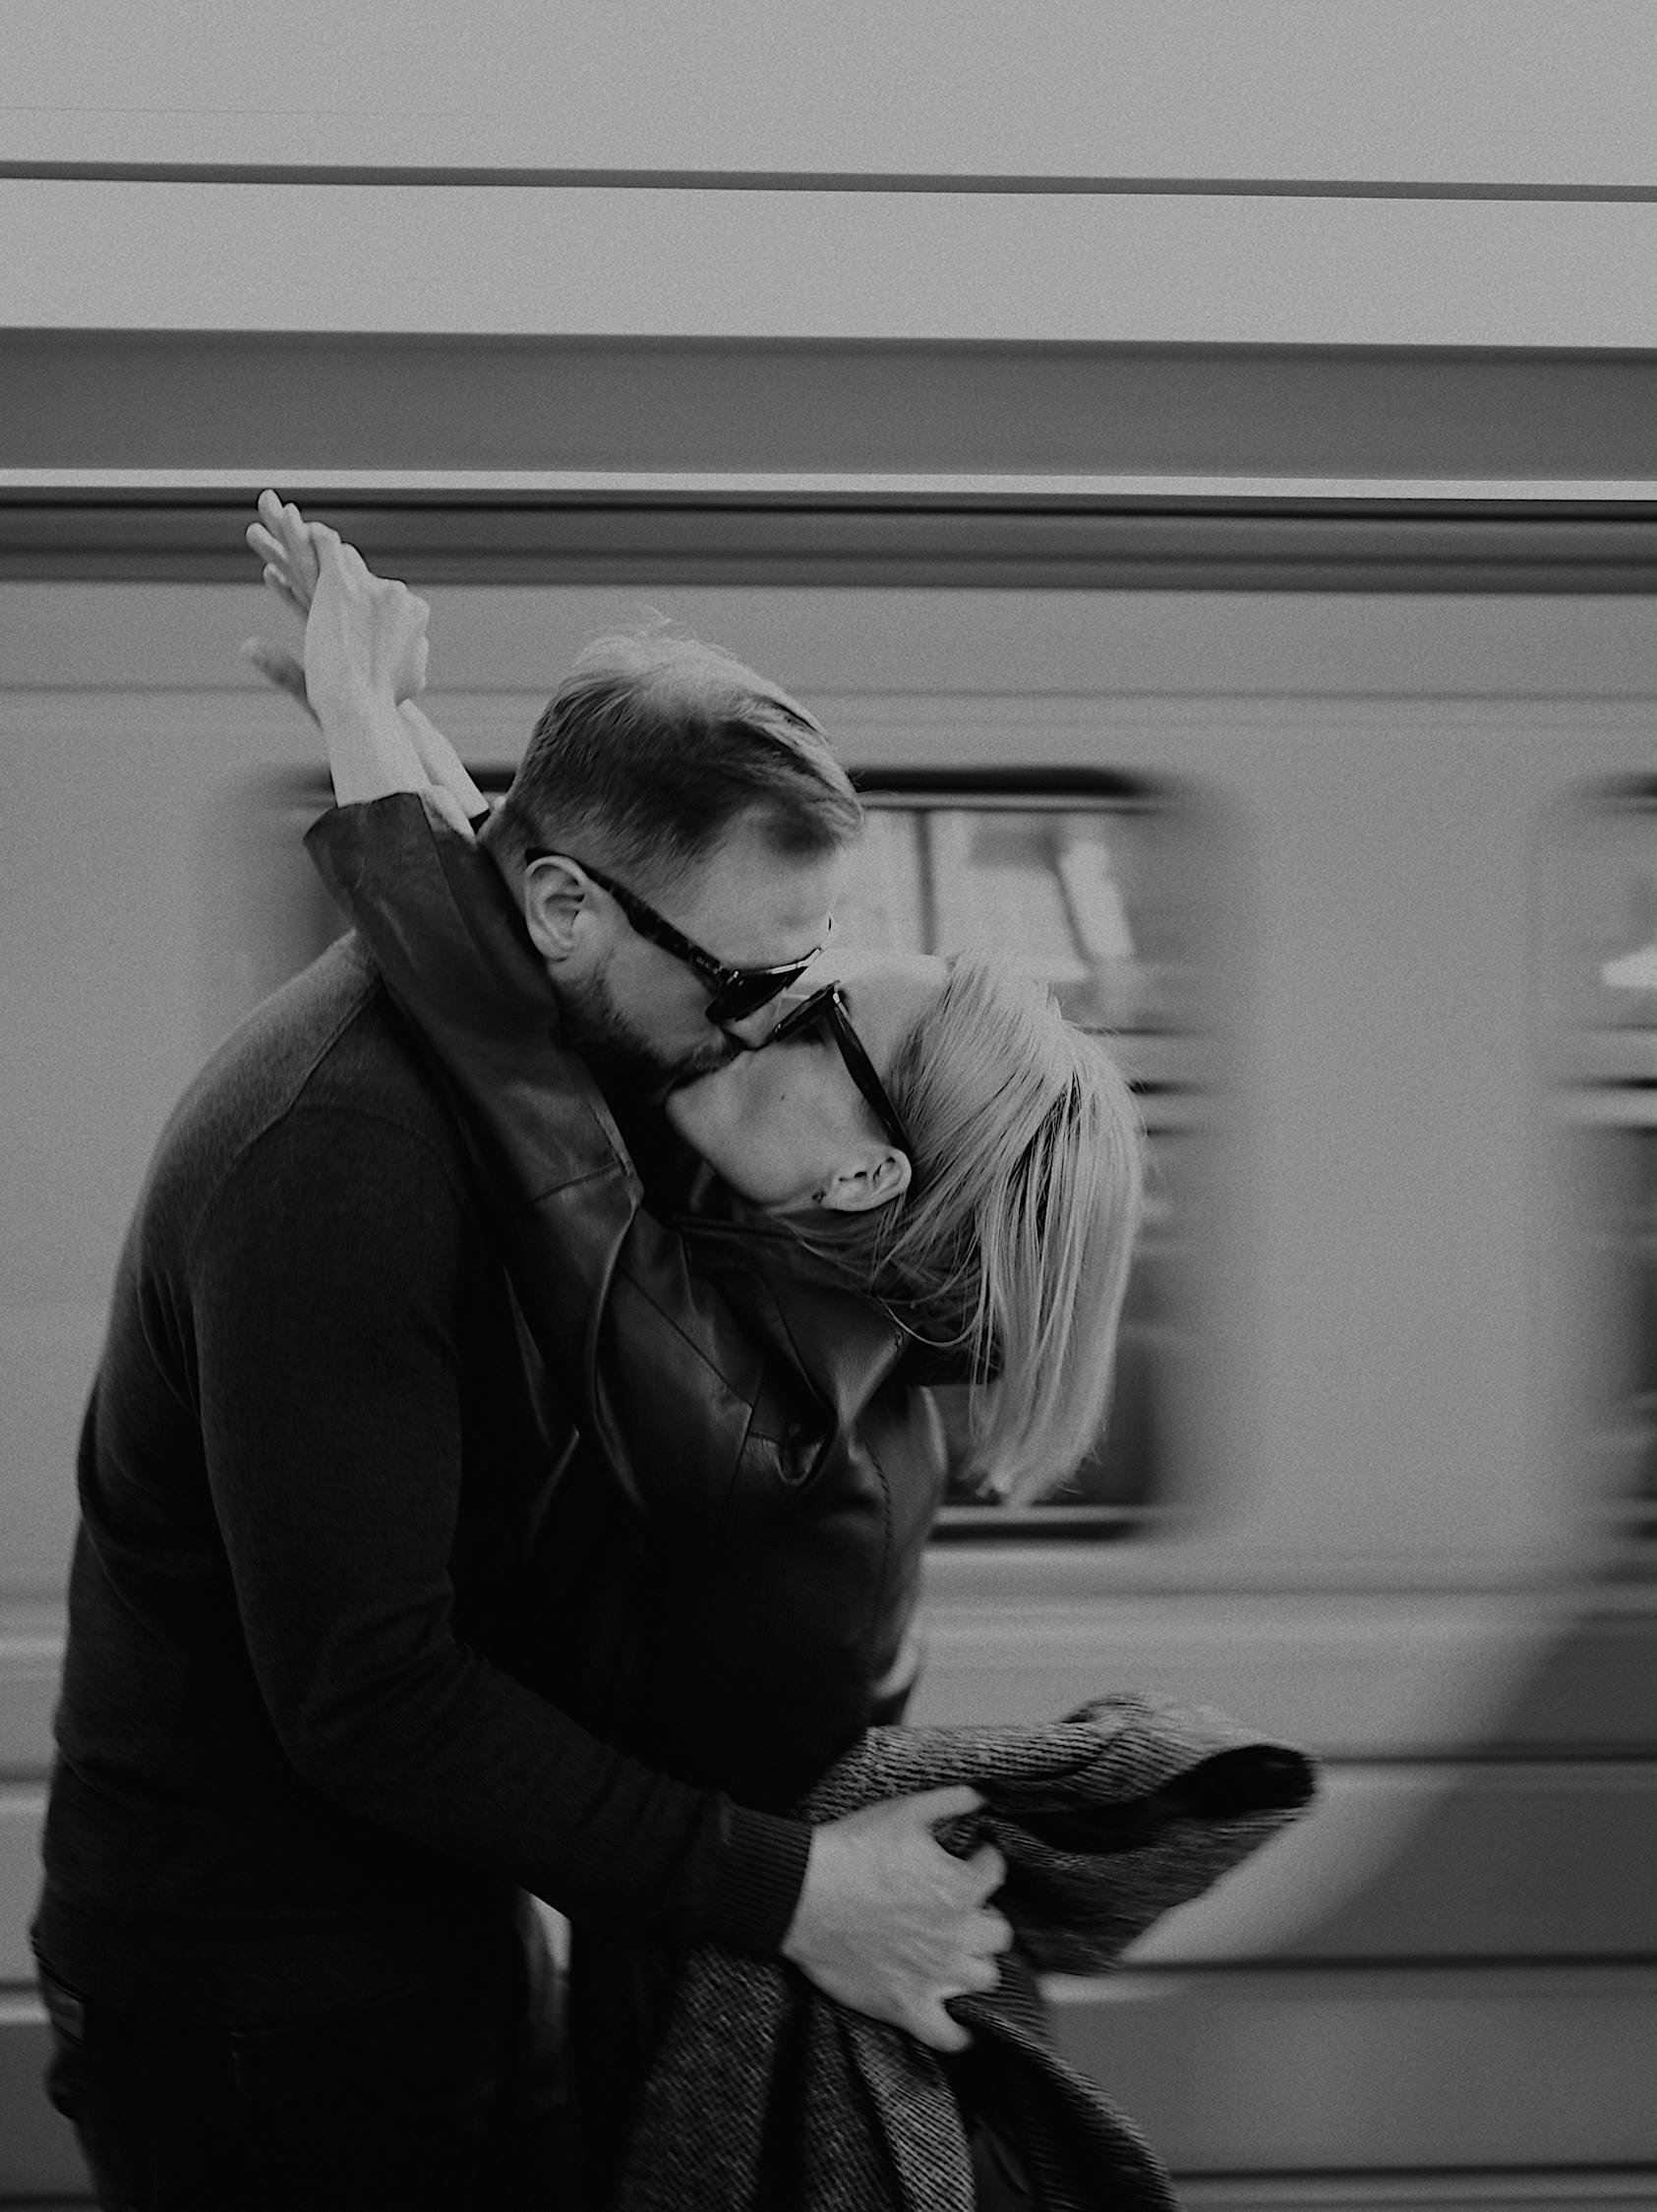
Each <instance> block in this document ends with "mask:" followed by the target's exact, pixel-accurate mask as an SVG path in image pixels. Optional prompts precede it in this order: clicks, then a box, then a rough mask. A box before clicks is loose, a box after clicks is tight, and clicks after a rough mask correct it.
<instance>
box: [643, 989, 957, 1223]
mask: <svg viewBox="0 0 1657 2212" xmlns="http://www.w3.org/2000/svg"><path fill="white" fill-rule="evenodd" d="M948 973H949V971H948V969H947V968H946V966H945V965H944V962H943V961H942V960H936V959H933V958H931V957H930V956H928V955H926V954H920V953H916V954H896V953H894V954H869V955H866V956H861V957H859V956H857V955H852V954H847V955H843V956H841V957H840V958H838V959H837V958H834V957H833V956H831V957H830V958H829V959H827V960H822V961H820V962H819V963H818V969H814V970H813V971H812V973H811V974H810V976H809V977H808V978H807V979H806V982H805V984H804V985H803V986H802V987H801V990H800V992H799V994H797V995H796V996H795V997H794V998H793V999H784V1000H782V1001H780V1002H779V1009H778V1011H779V1013H780V1014H781V1013H786V1012H787V1010H788V1008H789V1006H790V1005H791V1004H798V1003H799V997H803V996H804V995H806V992H807V990H815V989H820V988H821V986H822V985H823V984H824V983H826V982H828V981H830V979H831V978H832V977H835V976H838V978H839V980H840V983H841V986H842V989H843V992H844V995H845V1001H846V1011H847V1013H848V1015H849V1016H850V1017H851V1020H852V1025H853V1027H854V1028H855V1029H856V1030H857V1032H858V1038H859V1039H860V1041H861V1043H862V1047H863V1050H864V1051H865V1052H866V1053H867V1054H868V1057H869V1059H870V1061H871V1062H872V1063H873V1065H874V1070H875V1073H876V1075H877V1076H879V1077H880V1078H881V1080H882V1081H884V1080H885V1079H886V1078H887V1077H888V1076H889V1075H890V1073H891V1070H892V1066H893V1063H894V1062H895V1061H896V1059H897V1057H898V1053H899V1050H900V1048H901V1047H902V1045H903V1042H904V1040H905V1038H906V1037H907V1036H908V1035H909V1033H910V1031H911V1030H912V1029H913V1028H914V1027H915V1025H916V1023H917V1021H919V1020H920V1019H921V1018H922V1017H923V1016H924V1015H925V1014H926V1013H927V1011H928V1010H929V1009H930V1008H931V1006H932V1005H933V1003H934V1002H935V1001H936V999H937V996H938V993H939V992H940V991H941V990H942V989H943V987H944V983H945V981H946V980H947V978H948ZM667 1115H668V1119H669V1120H670V1121H671V1122H672V1124H673V1126H674V1128H675V1129H676V1130H677V1131H678V1132H679V1134H680V1135H681V1136H682V1137H683V1138H684V1140H685V1142H686V1143H687V1144H689V1145H690V1146H691V1147H692V1148H693V1149H694V1150H695V1151H697V1152H699V1153H700V1154H701V1156H702V1158H703V1159H704V1160H706V1161H707V1163H708V1165H709V1167H711V1168H712V1169H713V1170H714V1172H715V1174H717V1175H719V1176H721V1177H722V1178H723V1179H724V1181H725V1182H727V1183H728V1184H730V1186H731V1188H732V1189H733V1190H734V1191H736V1192H737V1193H739V1195H740V1196H741V1197H744V1198H746V1199H747V1200H748V1202H749V1203H750V1204H751V1205H756V1206H759V1207H761V1208H762V1209H763V1210H765V1211H767V1212H787V1211H788V1210H790V1209H791V1208H793V1207H795V1206H806V1205H811V1204H813V1203H821V1204H823V1205H825V1206H827V1207H829V1208H830V1209H831V1210H833V1211H837V1212H860V1211H862V1210H864V1209H865V1208H866V1207H868V1206H871V1205H882V1204H884V1203H885V1201H886V1200H887V1199H888V1198H890V1197H894V1196H896V1195H897V1193H898V1192H900V1191H901V1190H903V1189H904V1188H905V1186H906V1184H907V1182H908V1169H907V1163H906V1164H905V1166H904V1169H903V1171H902V1173H900V1172H899V1171H898V1167H897V1163H899V1162H901V1161H902V1160H903V1155H902V1153H901V1152H899V1150H898V1148H897V1146H896V1144H895V1143H894V1142H893V1141H892V1139H891V1138H890V1137H888V1136H884V1135H874V1134H871V1128H872V1125H871V1123H870V1119H869V1113H868V1109H867V1107H866V1106H865V1105H864V1103H863V1098H862V1094H861V1092H860V1091H859V1090H858V1086H857V1084H856V1083H855V1082H854V1081H853V1079H852V1077H851V1074H850V1073H849V1071H848V1069H847V1066H846V1063H845V1061H844V1060H843V1059H842V1058H841V1055H840V1048H839V1046H838V1045H837V1044H836V1043H835V1040H834V1037H833V1035H832V1033H831V1031H830V1029H829V1027H828V1025H827V1023H826V1022H813V1023H812V1024H810V1026H809V1027H807V1028H806V1029H803V1030H801V1031H799V1032H798V1033H797V1034H796V1035H794V1036H791V1037H785V1038H784V1039H783V1040H782V1042H781V1043H780V1044H771V1045H766V1046H764V1047H763V1048H762V1049H761V1050H760V1051H758V1052H744V1053H742V1054H741V1055H740V1057H739V1058H737V1059H736V1060H733V1061H731V1062H730V1063H729V1064H728V1065H727V1066H725V1067H723V1068H719V1069H716V1070H715V1071H714V1073H713V1074H712V1075H709V1076H703V1077H699V1078H698V1079H697V1080H696V1081H695V1082H691V1083H686V1084H684V1085H683V1087H682V1088H681V1089H679V1090H676V1091H674V1092H673V1093H672V1095H671V1096H670V1097H669V1099H668V1102H667ZM818 1193H824V1195H823V1196H822V1197H821V1198H820V1199H819V1198H818Z"/></svg>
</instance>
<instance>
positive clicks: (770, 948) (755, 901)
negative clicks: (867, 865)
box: [668, 830, 851, 966]
mask: <svg viewBox="0 0 1657 2212" xmlns="http://www.w3.org/2000/svg"><path fill="white" fill-rule="evenodd" d="M850 858H851V855H850V851H849V850H848V849H847V848H845V847H834V848H831V849H830V850H829V851H826V852H811V853H801V852H783V851H780V850H779V849H778V847H777V846H776V844H773V843H772V842H771V840H770V839H768V838H766V837H763V836H760V835H757V834H755V833H754V832H752V831H745V830H744V831H739V832H737V833H736V834H734V835H732V836H729V837H727V838H726V839H724V840H723V841H722V843H721V844H718V845H716V846H715V847H714V849H713V850H712V852H710V853H709V854H708V856H707V859H706V860H705V861H704V862H703V863H702V865H701V867H700V868H699V869H698V870H697V871H696V872H695V873H694V874H692V875H690V876H687V877H686V878H685V880H684V882H683V884H682V886H681V891H680V896H679V898H678V899H677V900H676V901H675V902H673V905H672V906H670V907H669V908H668V911H669V912H671V913H672V914H673V916H674V919H675V920H676V921H678V922H679V924H680V926H681V928H682V929H683V930H684V932H685V934H686V936H689V937H693V938H695V939H696V941H697V942H698V943H699V944H705V945H706V946H707V948H708V950H709V951H710V952H712V953H714V954H716V955H717V956H718V957H719V958H720V959H723V960H730V961H731V962H732V963H733V964H734V965H738V966H740V965H745V964H753V963H757V964H761V965H763V964H766V963H767V962H770V961H776V960H787V959H789V958H791V957H792V956H793V955H794V954H796V953H799V952H802V951H805V950H808V949H809V946H810V945H811V944H815V943H817V942H818V941H819V940H820V939H821V937H822V935H823V932H824V930H825V929H826V927H827V925H828V920H829V916H830V915H831V914H832V913H833V911H834V905H835V901H836V899H837V898H838V896H839V893H840V890H841V887H842V885H843V883H844V881H845V876H846V871H847V868H848V865H849V863H850ZM780 938H781V939H786V940H788V942H787V943H786V944H784V946H783V948H782V949H781V950H780V951H779V950H777V949H776V941H777V940H778V939H780ZM802 938H803V939H804V940H805V941H806V942H805V943H803V944H802V943H801V942H800V940H801V939H802Z"/></svg>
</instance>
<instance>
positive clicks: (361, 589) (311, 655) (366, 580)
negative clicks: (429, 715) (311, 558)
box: [305, 522, 432, 715]
mask: <svg viewBox="0 0 1657 2212" xmlns="http://www.w3.org/2000/svg"><path fill="white" fill-rule="evenodd" d="M309 529H310V536H311V544H312V546H313V548H314V549H315V552H316V555H317V564H318V573H317V586H316V590H315V592H314V593H313V595H312V599H311V610H310V613H309V615H308V617H307V619H306V623H305V685H306V689H307V691H308V692H309V694H310V697H311V701H312V704H313V705H314V706H315V707H316V709H317V711H318V712H319V713H320V714H323V715H326V713H327V710H328V706H329V704H330V703H338V702H340V701H343V702H344V703H345V704H347V705H352V706H355V705H359V704H361V703H362V701H363V700H365V699H367V698H371V697H372V698H375V699H381V700H385V701H387V702H389V704H391V705H392V706H397V705H400V704H401V702H402V701H403V700H404V699H412V698H414V697H415V695H416V694H417V693H418V692H419V691H420V689H421V687H422V686H423V685H424V683H425V681H426V650H427V649H426V624H427V622H428V621H429V619H430V617H431V612H432V610H431V608H430V607H429V606H428V605H427V603H426V601H425V600H423V599H420V598H418V597H417V596H416V595H415V594H414V593H413V592H411V591H410V590H409V588H408V586H407V585H406V584H399V583H394V582H392V581H391V580H390V579H389V578H388V577H385V576H377V575H375V573H374V571H373V570H372V569H371V568H370V567H369V565H368V563H367V562H366V561H365V560H364V558H363V556H362V554H361V553H358V551H357V549H356V547H355V546H348V545H346V544H345V542H344V540H343V539H342V538H341V537H340V536H339V534H338V533H337V531H333V530H329V529H328V528H327V526H326V525H325V523H321V522H314V523H312V524H310V525H309Z"/></svg>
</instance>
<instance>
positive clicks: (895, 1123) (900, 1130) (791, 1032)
mask: <svg viewBox="0 0 1657 2212" xmlns="http://www.w3.org/2000/svg"><path fill="white" fill-rule="evenodd" d="M819 1023H821V1024H823V1025H825V1026H826V1027H827V1029H828V1032H829V1035H830V1036H831V1037H833V1039H834V1041H835V1043H836V1045H837V1046H838V1047H839V1049H840V1057H841V1059H842V1060H843V1061H844V1062H845V1063H846V1073H847V1074H848V1075H849V1076H850V1077H851V1078H852V1080H853V1081H854V1082H855V1083H856V1084H857V1086H858V1090H859V1091H861V1093H862V1095H863V1097H864V1098H865V1099H866V1100H867V1102H868V1104H869V1105H870V1106H871V1107H872V1108H873V1109H874V1116H875V1119H876V1120H877V1121H878V1122H879V1124H880V1126H881V1128H882V1129H883V1130H884V1131H885V1132H886V1134H887V1135H888V1136H889V1137H890V1138H891V1139H892V1141H893V1143H894V1144H895V1145H896V1146H897V1147H898V1149H899V1151H900V1152H904V1153H906V1154H907V1155H908V1157H909V1162H910V1166H911V1168H912V1169H913V1168H914V1166H915V1164H916V1163H915V1146H914V1145H913V1144H912V1143H911V1141H910V1135H909V1132H908V1130H906V1129H905V1127H904V1125H903V1122H902V1120H901V1119H900V1117H899V1114H898V1110H897V1108H896V1107H895V1106H894V1105H893V1104H892V1101H891V1100H890V1099H889V1098H888V1097H887V1095H886V1089H885V1085H884V1084H883V1083H882V1082H881V1080H880V1077H878V1076H877V1075H876V1074H875V1072H874V1062H873V1061H872V1060H871V1059H870V1058H869V1056H868V1054H867V1053H866V1052H865V1051H864V1050H863V1041H862V1039H861V1038H860V1037H859V1036H858V1032H857V1030H856V1029H854V1028H853V1026H852V1017H851V1015H850V1014H849V1013H848V1012H847V1008H846V995H845V993H844V992H843V991H842V990H841V988H840V985H839V984H838V983H825V984H824V986H823V988H822V989H821V990H820V991H813V992H812V993H811V995H810V997H809V998H805V999H801V1000H800V1002H799V1005H798V1006H796V1007H791V1008H790V1009H789V1011H788V1013H787V1014H785V1015H784V1016H783V1018H782V1019H781V1020H780V1021H779V1022H778V1023H777V1026H776V1027H775V1028H774V1029H773V1030H772V1032H771V1034H770V1035H769V1036H768V1037H767V1038H766V1040H765V1042H766V1044H767V1045H774V1044H781V1043H782V1042H783V1040H784V1038H785V1037H793V1036H798V1035H799V1032H800V1030H802V1029H810V1028H813V1027H815V1026H816V1025H818V1024H819Z"/></svg>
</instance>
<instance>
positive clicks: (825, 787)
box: [497, 626, 863, 886]
mask: <svg viewBox="0 0 1657 2212" xmlns="http://www.w3.org/2000/svg"><path fill="white" fill-rule="evenodd" d="M744 817H745V818H751V819H752V820H753V822H754V825H755V827H756V828H757V829H758V830H759V832H760V834H761V835H762V836H763V837H764V838H766V839H767V840H768V842H769V843H770V844H772V845H773V846H774V847H775V849H776V850H777V851H779V852H782V853H787V854H789V855H791V856H800V855H810V856H813V857H814V856H816V855H819V854H822V853H826V852H830V851H833V850H835V849H836V848H837V847H839V846H841V845H844V844H849V843H850V842H851V841H852V840H853V839H854V838H856V837H857V836H858V833H859V831H860V830H861V828H862V822H863V812H862V807H861V804H860V803H859V801H858V795H857V792H856V791H855V790H854V789H853V787H852V784H851V781H850V779H849V778H848V776H847V774H846V771H845V770H844V769H843V768H842V767H841V766H840V763H839V762H838V761H837V760H836V759H835V757H834V755H833V753H832V752H831V751H830V750H829V745H828V739H827V737H826V736H825V735H824V732H823V728H822V726H821V724H820V723H818V722H817V721H816V720H815V718H814V717H812V716H811V715H809V714H807V713H806V712H805V710H804V709H803V708H802V707H800V706H799V705H797V703H796V702H795V701H794V700H793V699H791V698H790V697H789V696H788V694H787V692H785V691H783V690H781V689H779V687H778V686H777V685H776V684H774V683H771V682H769V681H768V680H767V679H766V678H765V677H764V676H761V675H757V674H756V673H755V672H754V670H753V669H750V668H746V667H744V665H743V664H742V663H741V662H740V661H739V660H737V659H736V657H735V656H734V655H732V654H730V653H726V652H724V651H723V650H722V649H721V648H720V647H718V646H716V645H708V644H705V643H704V642H703V641H702V640H701V639H699V638H694V637H689V636H686V635H684V634H682V633H679V632H674V631H670V630H668V629H666V628H665V627H663V626H651V627H648V628H641V629H638V630H631V631H622V632H618V633H616V634H614V635H611V636H606V637H601V638H597V639H595V640H594V641H593V643H592V644H590V645H589V646H588V647H587V648H586V649H585V651H584V652H583V653H582V654H581V655H580V657H579V658H578V660H577V661H576V662H575V664H574V666H573V668H572V669H570V671H569V673H568V675H566V676H565V677H564V679H563V681H562V683H561V684H560V685H559V687H558V690H557V691H556V692H555V693H554V695H553V698H552V700H551V701H550V703H549V704H548V706H547V709H546V711H545V713H544V714H543V715H542V716H541V719H540V721H539V722H538V723H537V724H536V726H535V730H534V734H533V735H532V736H531V738H530V741H529V746H528V749H527V750H526V752H525V754H524V757H523V761H522V763H521V765H520V766H519V768H518V772H517V774H516V776H515V777H514V778H513V780H512V785H511V788H510V789H509V790H508V792H507V793H506V797H505V800H504V802H503V805H502V808H501V811H500V816H499V830H498V833H497V834H498V835H500V836H502V837H503V838H505V839H506V840H508V841H509V842H510V843H511V844H514V845H516V846H517V847H518V848H519V849H522V848H524V847H527V846H529V845H534V844H549V843H557V844H564V843H572V844H580V845H581V846H582V848H583V851H590V852H591V853H592V856H593V857H595V858H602V859H604V860H610V861H614V862H616V863H617V865H618V866H619V867H621V869H622V870H623V871H624V872H625V873H626V874H627V875H628V876H629V878H630V879H632V880H633V881H635V882H644V883H646V884H647V885H650V884H653V885H658V886H659V885H662V884H664V883H667V882H671V881H672V880H673V879H674V878H675V877H677V876H680V875H681V874H682V873H683V871H684V870H685V868H686V867H687V866H690V865H693V864H694V863H695V862H697V861H699V860H701V859H703V858H704V857H705V856H706V855H707V854H708V853H709V852H710V851H711V850H712V849H713V847H714V846H715V845H717V844H719V843H720V841H721V840H722V839H723V838H724V837H725V836H726V835H727V834H728V832H729V831H730V830H731V828H732V827H733V825H734V824H735V823H736V822H738V821H739V820H740V819H742V818H744ZM583 851H577V852H576V853H575V854H574V855H573V857H575V858H577V859H579V858H581V857H582V856H583Z"/></svg>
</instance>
